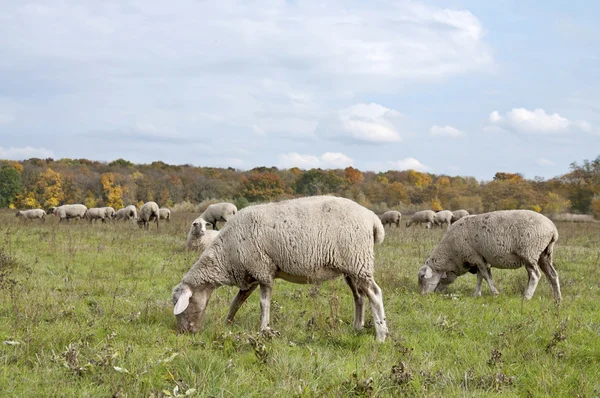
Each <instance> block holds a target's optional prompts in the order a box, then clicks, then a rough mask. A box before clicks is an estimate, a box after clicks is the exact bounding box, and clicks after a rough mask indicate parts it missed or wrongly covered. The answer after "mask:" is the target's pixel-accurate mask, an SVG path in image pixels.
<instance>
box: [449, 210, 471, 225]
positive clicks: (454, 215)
mask: <svg viewBox="0 0 600 398" xmlns="http://www.w3.org/2000/svg"><path fill="white" fill-rule="evenodd" d="M468 215H469V212H468V211H466V210H462V209H461V210H454V211H453V212H452V220H451V221H452V222H453V223H454V222H457V221H458V220H460V219H461V218H463V217H465V216H468Z"/></svg>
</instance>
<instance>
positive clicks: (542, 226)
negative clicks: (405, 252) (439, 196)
mask: <svg viewBox="0 0 600 398" xmlns="http://www.w3.org/2000/svg"><path fill="white" fill-rule="evenodd" d="M557 240H558V231H557V230H556V226H555V225H554V223H553V222H552V221H550V219H548V218H547V217H546V216H543V215H541V214H539V213H536V212H534V211H531V210H501V211H494V212H490V213H484V214H479V215H474V216H468V217H463V218H461V219H460V220H458V221H457V222H456V223H454V224H453V225H452V226H451V227H450V228H449V229H448V231H447V232H446V235H445V236H444V238H443V239H442V240H441V241H440V243H439V244H438V245H437V247H436V248H435V249H434V250H433V252H432V253H431V255H430V256H429V258H427V260H426V261H425V265H423V266H422V267H421V268H420V269H419V273H418V280H419V290H420V292H421V293H422V294H425V293H429V292H432V291H434V290H444V289H445V288H446V287H447V286H448V285H449V284H451V283H452V282H454V280H455V279H456V278H457V277H458V276H460V275H463V274H465V273H466V272H469V271H470V272H472V273H474V272H477V287H476V288H475V296H480V295H481V281H482V279H485V280H486V282H487V283H488V285H489V287H490V290H491V291H492V294H494V295H497V294H499V293H498V290H497V289H496V286H495V285H494V283H493V281H492V277H491V271H490V268H489V267H490V266H491V267H495V268H506V269H517V268H520V267H521V266H525V269H526V270H527V273H528V275H529V282H528V284H527V288H526V289H525V292H524V298H525V299H530V298H531V297H533V293H534V292H535V289H536V287H537V284H538V282H539V279H540V268H541V270H542V272H544V274H546V277H547V278H548V281H549V282H550V285H551V286H552V291H553V294H554V299H555V300H556V301H560V300H561V298H562V297H561V293H560V284H559V281H558V274H557V272H556V270H555V269H554V266H553V265H552V260H553V256H554V244H555V243H556V241H557Z"/></svg>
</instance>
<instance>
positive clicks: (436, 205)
mask: <svg viewBox="0 0 600 398" xmlns="http://www.w3.org/2000/svg"><path fill="white" fill-rule="evenodd" d="M431 210H433V211H441V210H444V208H443V207H442V202H440V200H439V199H438V198H435V199H432V200H431Z"/></svg>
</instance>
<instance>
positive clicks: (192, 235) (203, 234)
mask: <svg viewBox="0 0 600 398" xmlns="http://www.w3.org/2000/svg"><path fill="white" fill-rule="evenodd" d="M219 232H220V231H215V230H214V229H208V230H207V229H206V221H205V220H204V219H202V217H198V218H196V219H195V220H194V221H193V222H192V226H191V227H190V231H189V232H188V236H187V240H186V242H185V247H186V249H188V250H199V251H204V250H206V248H207V247H208V245H210V244H211V243H212V241H213V240H214V239H215V238H216V237H217V235H218V234H219Z"/></svg>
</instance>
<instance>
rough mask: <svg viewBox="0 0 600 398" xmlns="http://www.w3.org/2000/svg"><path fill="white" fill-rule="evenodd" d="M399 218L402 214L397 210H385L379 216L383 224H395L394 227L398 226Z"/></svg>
mask: <svg viewBox="0 0 600 398" xmlns="http://www.w3.org/2000/svg"><path fill="white" fill-rule="evenodd" d="M400 218H402V214H400V212H399V211H397V210H390V211H386V212H385V213H383V214H382V215H381V216H379V219H380V220H381V223H382V224H383V226H386V225H387V224H396V228H397V227H399V226H400Z"/></svg>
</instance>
